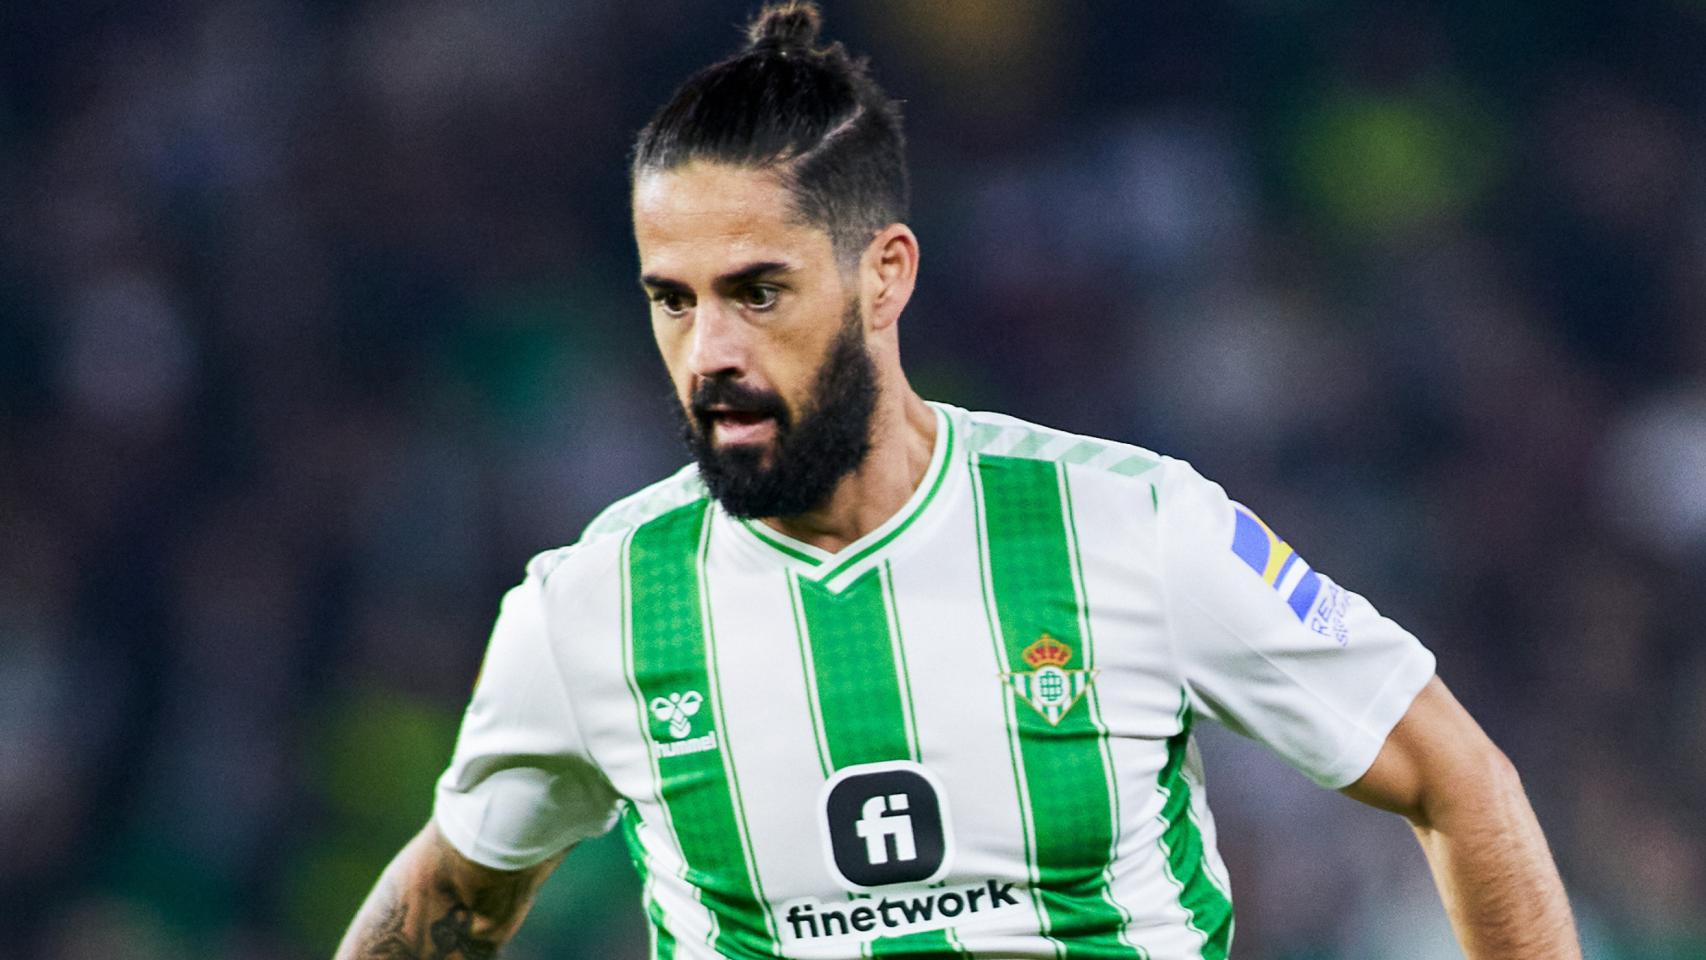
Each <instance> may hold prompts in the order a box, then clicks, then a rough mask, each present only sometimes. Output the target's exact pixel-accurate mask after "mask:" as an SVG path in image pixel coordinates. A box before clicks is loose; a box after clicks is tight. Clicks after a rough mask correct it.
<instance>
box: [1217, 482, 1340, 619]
mask: <svg viewBox="0 0 1706 960" xmlns="http://www.w3.org/2000/svg"><path fill="white" fill-rule="evenodd" d="M1232 516H1233V527H1232V552H1233V553H1234V554H1236V555H1237V556H1238V559H1240V560H1242V561H1244V563H1245V565H1246V566H1248V567H1249V568H1250V569H1251V570H1254V571H1256V573H1257V575H1259V576H1260V577H1261V578H1262V580H1263V582H1265V583H1266V584H1267V585H1268V586H1270V587H1272V588H1274V590H1275V591H1276V592H1278V593H1279V595H1280V597H1281V598H1283V599H1284V600H1285V602H1286V605H1287V606H1289V607H1291V612H1292V613H1294V614H1296V615H1297V619H1298V621H1299V622H1302V623H1308V622H1309V608H1310V607H1311V606H1313V605H1314V603H1315V598H1316V596H1317V595H1318V594H1320V592H1321V575H1320V574H1318V573H1316V572H1315V571H1314V570H1312V569H1310V567H1309V564H1307V563H1305V562H1304V560H1303V558H1302V557H1300V556H1298V555H1297V551H1295V550H1293V549H1291V545H1290V544H1288V543H1286V542H1285V541H1284V540H1281V539H1280V538H1279V535H1278V534H1275V533H1274V532H1273V531H1272V530H1271V529H1269V528H1268V525H1267V524H1265V523H1263V522H1262V521H1261V519H1260V518H1258V517H1257V516H1256V515H1255V514H1254V513H1251V512H1250V511H1249V510H1248V509H1247V508H1246V507H1244V506H1243V505H1242V504H1237V503H1235V504H1233V505H1232Z"/></svg>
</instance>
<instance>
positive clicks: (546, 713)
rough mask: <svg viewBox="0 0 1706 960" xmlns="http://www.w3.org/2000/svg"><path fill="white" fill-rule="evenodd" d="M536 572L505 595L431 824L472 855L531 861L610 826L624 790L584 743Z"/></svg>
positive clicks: (507, 864) (516, 865) (513, 866)
mask: <svg viewBox="0 0 1706 960" xmlns="http://www.w3.org/2000/svg"><path fill="white" fill-rule="evenodd" d="M541 579H542V578H540V577H539V576H537V575H535V574H532V573H530V574H529V575H528V577H527V579H526V580H525V581H523V582H522V583H521V585H520V586H517V587H515V588H514V589H512V590H510V591H509V593H508V594H506V595H505V596H504V599H503V604H502V606H501V608H500V609H499V612H498V619H497V624H496V626H495V627H494V628H493V630H492V637H491V642H490V645H489V646H488V647H487V649H486V658H485V663H484V665H483V666H482V667H481V669H480V679H479V680H478V681H477V682H476V683H475V686H474V697H473V700H472V702H470V703H469V705H468V711H467V713H466V714H464V715H463V718H462V730H461V733H460V734H459V735H458V736H457V740H456V752H455V755H454V756H453V757H452V758H451V761H450V767H449V769H447V770H445V771H444V774H443V776H441V777H440V778H439V780H438V788H437V792H436V796H435V799H434V804H433V820H434V821H435V822H436V823H437V824H438V828H439V830H440V832H442V833H443V834H444V836H445V838H446V839H447V840H449V841H450V843H451V845H452V846H454V847H455V848H456V849H457V850H459V851H460V852H461V853H462V854H463V855H464V856H466V857H467V858H468V859H470V860H473V861H475V862H476V863H481V864H484V865H486V866H489V867H493V868H495V869H499V870H519V869H522V868H525V867H530V866H533V865H534V864H537V863H539V862H541V861H544V860H546V859H548V858H550V857H551V856H553V855H555V854H557V853H559V852H561V851H562V850H564V849H565V848H567V847H568V846H570V845H571V844H574V843H577V842H579V841H581V840H584V839H586V838H587V837H592V836H597V835H599V834H601V833H604V832H605V831H607V830H609V829H610V827H611V825H612V824H613V823H614V822H615V816H616V799H617V798H616V794H615V791H614V790H613V789H612V788H611V786H610V784H609V782H608V781H607V780H606V779H605V777H604V776H603V774H602V773H600V771H599V770H598V767H597V766H596V765H595V764H594V763H593V762H592V759H591V758H590V756H589V755H588V753H587V751H586V748H585V745H584V744H583V743H582V741H581V736H580V731H579V729H578V727H577V725H576V722H575V717H574V711H573V710H572V709H571V708H570V704H569V697H568V692H567V690H566V688H565V686H564V683H563V679H562V675H561V674H560V673H559V672H558V669H557V663H556V661H555V659H554V658H553V657H552V655H551V650H550V647H549V638H548V634H547V631H546V626H545V601H544V590H543V587H542V583H541Z"/></svg>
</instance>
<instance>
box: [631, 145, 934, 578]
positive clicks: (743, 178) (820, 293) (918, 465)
mask: <svg viewBox="0 0 1706 960" xmlns="http://www.w3.org/2000/svg"><path fill="white" fill-rule="evenodd" d="M633 212H634V239H635V241H636V242H637V244H638V246H639V251H640V273H641V285H642V286H643V287H644V288H645V290H646V294H647V296H648V297H649V298H650V299H651V304H652V307H651V312H652V333H653V336H654V337H655V339H656V340H657V344H658V352H659V353H660V354H662V356H663V361H664V366H665V367H667V368H668V370H669V377H670V381H671V383H673V384H674V386H675V392H676V396H677V398H678V399H679V400H680V401H681V403H682V406H683V408H686V407H687V405H688V401H689V398H690V397H691V396H692V394H693V390H694V389H695V388H696V387H697V386H698V384H699V382H700V381H701V380H702V379H704V378H707V377H711V376H716V375H722V376H732V377H734V378H735V379H737V380H739V381H741V382H743V383H745V384H747V385H749V386H752V387H754V388H757V389H761V390H768V391H774V392H776V393H778V394H780V395H781V397H782V399H783V401H784V402H785V403H786V404H787V405H788V408H789V410H790V412H791V413H792V414H793V415H794V416H795V418H796V419H797V418H798V416H799V412H800V407H801V404H802V402H804V401H805V399H806V398H807V396H808V394H809V392H810V389H811V385H812V383H813V382H815V380H816V378H817V375H818V369H819V365H820V364H821V363H822V361H823V357H824V354H825V352H826V351H827V350H828V349H829V344H830V341H831V340H832V339H833V338H834V336H835V334H836V332H837V331H838V330H839V329H840V324H841V319H842V315H843V312H844V311H845V309H846V305H847V303H848V300H849V298H850V297H852V296H855V295H856V296H857V297H858V298H859V315H860V323H861V325H862V326H863V329H864V334H865V345H866V348H867V349H868V350H869V351H870V354H871V359H872V361H873V362H874V363H875V365H876V368H877V387H878V391H879V399H878V401H877V408H876V412H875V413H874V415H873V418H872V420H873V423H872V443H871V452H870V455H869V456H868V457H867V458H866V460H865V462H864V464H863V465H861V466H860V468H859V469H858V470H856V471H855V472H853V473H852V474H850V475H849V476H847V477H845V478H844V479H843V480H842V481H841V483H840V484H839V485H838V486H837V487H836V489H835V491H834V493H832V494H831V495H830V497H829V499H828V501H827V502H825V503H824V505H823V506H822V507H820V508H818V509H816V510H813V511H811V512H809V513H805V514H801V515H799V516H793V517H766V518H764V522H765V523H767V524H769V525H771V526H772V527H774V528H775V529H777V530H779V531H781V532H783V533H786V534H788V535H789V536H792V537H794V538H796V539H798V540H802V541H805V542H807V543H811V544H813V545H814V546H818V547H822V548H823V549H825V550H829V551H832V552H833V551H836V550H839V549H841V548H842V547H844V546H846V545H847V544H849V543H852V542H853V541H855V540H857V539H859V537H861V536H863V535H864V534H866V533H868V532H870V531H871V530H874V529H876V528H877V527H878V526H880V525H881V524H882V523H883V521H885V520H887V519H888V518H889V517H891V516H893V515H894V514H895V513H896V512H897V511H898V510H899V509H900V508H901V506H902V505H904V504H905V503H906V500H907V498H908V497H910V496H912V491H913V490H915V489H916V488H917V487H918V484H919V482H920V481H922V480H923V478H924V472H925V470H926V469H927V468H928V467H929V465H930V453H931V450H932V449H933V447H934V444H935V442H936V417H935V414H933V413H931V412H930V408H929V407H928V406H926V405H925V403H924V400H923V399H922V398H921V397H919V396H918V394H917V393H915V392H914V391H913V390H912V387H911V385H909V384H908V383H907V380H906V374H905V372H903V371H902V370H901V366H900V340H899V336H898V329H897V327H898V324H897V321H898V320H899V319H900V314H901V311H902V310H904V309H905V308H906V303H907V301H908V300H909V299H911V297H912V290H913V285H914V283H915V282H916V281H917V277H918V238H917V237H915V236H913V233H912V231H911V230H910V229H908V228H907V227H906V226H905V225H904V224H899V223H896V224H891V225H889V226H888V227H886V228H884V229H883V230H881V231H880V232H878V233H877V234H876V235H875V236H874V237H873V238H872V239H871V241H870V243H869V244H868V245H866V247H865V250H864V252H863V253H862V254H860V257H859V260H858V263H857V264H854V265H852V266H851V269H844V268H843V265H842V264H839V263H838V262H837V260H836V255H835V249H834V246H833V244H832V243H831V241H830V236H829V234H828V232H827V231H825V230H824V229H822V228H821V227H817V226H813V225H811V224H807V223H801V222H799V221H798V219H797V218H796V217H795V215H794V212H793V209H792V207H791V205H790V203H789V196H788V192H787V190H786V188H785V187H784V186H783V185H782V183H781V182H780V181H779V180H778V179H777V178H776V177H775V176H774V175H773V174H771V173H769V172H766V171H754V170H749V169H743V168H739V167H730V166H725V165H721V164H706V163H692V164H688V165H686V166H683V167H680V168H677V169H675V170H671V171H668V172H665V173H653V174H648V175H645V176H643V177H641V178H640V180H639V182H638V183H636V184H635V189H634V208H633ZM760 264H776V265H778V268H777V269H774V270H770V271H767V272H765V273H762V274H759V275H757V276H753V275H752V274H751V272H750V271H751V270H752V268H753V267H755V266H756V265H760ZM731 435H734V436H731ZM737 439H738V441H739V442H745V443H756V444H760V445H767V444H773V443H774V440H775V430H774V425H772V424H770V423H768V421H766V422H765V423H764V424H761V425H759V427H758V428H757V429H755V430H751V431H737V430H728V429H726V428H725V427H724V426H723V425H722V424H719V425H718V427H717V432H716V433H715V434H714V435H713V440H714V442H716V443H717V444H718V445H719V446H720V445H723V444H725V443H727V442H734V441H735V440H737Z"/></svg>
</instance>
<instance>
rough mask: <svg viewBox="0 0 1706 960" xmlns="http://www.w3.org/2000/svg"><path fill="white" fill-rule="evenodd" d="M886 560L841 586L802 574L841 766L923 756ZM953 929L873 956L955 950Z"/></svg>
mask: <svg viewBox="0 0 1706 960" xmlns="http://www.w3.org/2000/svg"><path fill="white" fill-rule="evenodd" d="M883 574H884V567H880V566H879V567H873V568H872V569H870V570H868V571H866V572H865V573H864V574H862V575H861V576H860V577H859V578H858V579H857V580H855V581H853V583H851V584H849V585H848V586H847V588H846V589H844V590H842V591H840V592H839V593H835V592H831V591H830V590H829V589H827V588H826V587H824V586H823V585H822V584H819V583H815V582H813V581H810V580H805V579H800V578H796V589H797V590H798V596H799V599H800V609H801V611H802V612H803V613H804V619H805V634H806V639H805V642H804V644H803V646H805V647H807V648H809V652H810V661H811V664H812V666H813V670H814V676H813V680H814V682H813V683H812V684H810V685H809V687H808V693H811V694H813V695H815V697H816V700H817V703H816V711H815V712H817V713H818V714H819V715H821V717H822V718H823V738H824V742H825V743H826V744H827V745H828V749H829V760H830V765H831V766H832V767H833V768H834V769H836V770H840V769H842V768H844V767H850V766H856V765H858V764H865V763H881V762H883V761H886V760H913V761H916V760H917V759H918V748H917V742H916V740H915V738H914V734H913V725H912V723H911V715H910V713H909V712H908V710H909V705H910V698H911V693H910V691H909V689H908V687H909V679H908V677H907V676H906V675H905V672H904V667H903V666H901V664H903V663H904V653H903V652H902V651H901V650H900V648H899V636H898V634H897V633H896V631H895V630H894V629H893V628H894V627H895V626H897V618H895V617H891V613H892V612H893V611H894V609H895V608H894V598H893V597H892V596H891V595H889V589H890V585H889V582H888V579H887V578H886V577H885V576H884V575H883ZM959 954H960V951H958V950H957V949H955V948H954V947H953V946H951V945H950V944H949V942H948V936H947V933H946V932H945V931H940V930H937V931H926V932H922V933H913V934H907V935H904V936H899V937H882V938H879V939H877V940H875V941H873V942H872V943H871V947H870V955H871V956H873V957H952V956H958V955H959Z"/></svg>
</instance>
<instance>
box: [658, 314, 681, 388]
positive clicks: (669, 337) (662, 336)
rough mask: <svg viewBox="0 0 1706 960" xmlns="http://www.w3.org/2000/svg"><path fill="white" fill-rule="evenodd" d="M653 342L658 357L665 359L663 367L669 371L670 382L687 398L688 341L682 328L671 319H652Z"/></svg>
mask: <svg viewBox="0 0 1706 960" xmlns="http://www.w3.org/2000/svg"><path fill="white" fill-rule="evenodd" d="M652 340H653V342H655V343H656V344H657V348H658V356H660V357H662V358H663V365H664V368H665V369H666V370H668V371H669V380H670V382H671V383H673V384H674V385H675V391H676V393H678V394H681V395H682V396H686V392H687V390H688V389H689V387H688V386H687V384H686V381H687V379H688V373H687V349H688V340H687V337H686V336H684V335H683V333H682V326H681V325H680V324H678V323H672V322H670V321H669V319H668V318H667V317H666V318H663V319H661V320H660V319H657V318H655V317H654V318H653V319H652Z"/></svg>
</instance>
